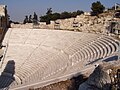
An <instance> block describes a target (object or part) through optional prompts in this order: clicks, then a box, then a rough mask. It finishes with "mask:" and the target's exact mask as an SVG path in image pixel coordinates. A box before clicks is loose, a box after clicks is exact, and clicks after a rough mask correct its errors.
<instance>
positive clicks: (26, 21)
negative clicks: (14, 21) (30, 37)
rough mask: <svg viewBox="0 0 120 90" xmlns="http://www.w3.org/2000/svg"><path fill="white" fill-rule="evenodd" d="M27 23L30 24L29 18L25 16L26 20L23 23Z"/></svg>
mask: <svg viewBox="0 0 120 90" xmlns="http://www.w3.org/2000/svg"><path fill="white" fill-rule="evenodd" d="M26 23H28V16H25V19H24V21H23V24H26Z"/></svg>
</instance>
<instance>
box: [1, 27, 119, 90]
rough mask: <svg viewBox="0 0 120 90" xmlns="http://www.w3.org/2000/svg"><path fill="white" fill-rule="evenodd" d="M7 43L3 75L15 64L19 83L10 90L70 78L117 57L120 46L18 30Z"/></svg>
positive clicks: (100, 38) (91, 37)
mask: <svg viewBox="0 0 120 90" xmlns="http://www.w3.org/2000/svg"><path fill="white" fill-rule="evenodd" d="M4 43H7V44H8V48H7V52H6V54H5V58H4V60H3V64H2V68H1V71H3V70H4V67H5V66H6V64H7V62H8V61H9V60H14V62H15V74H14V78H15V81H13V82H12V83H11V85H10V86H9V87H10V89H13V90H16V89H17V90H25V89H29V88H30V87H37V85H38V86H44V85H47V84H48V83H49V84H50V83H53V82H52V80H54V82H57V81H58V78H61V80H64V79H67V78H70V77H71V75H72V74H75V73H78V72H81V71H83V70H84V69H85V68H86V66H88V65H94V64H95V63H94V61H99V62H102V61H103V59H104V58H107V57H110V56H112V55H116V53H117V51H118V46H119V42H118V41H117V40H115V39H114V38H112V37H109V36H105V35H101V34H91V33H82V32H72V31H60V30H44V29H43V30H42V29H17V28H14V29H13V28H11V29H9V30H8V32H7V33H6V35H5V38H4V40H3V44H4ZM64 77H66V78H64ZM3 79H4V78H3ZM59 80H60V79H59ZM2 82H3V84H4V83H5V84H6V81H3V80H2ZM1 85H2V83H0V86H1Z"/></svg>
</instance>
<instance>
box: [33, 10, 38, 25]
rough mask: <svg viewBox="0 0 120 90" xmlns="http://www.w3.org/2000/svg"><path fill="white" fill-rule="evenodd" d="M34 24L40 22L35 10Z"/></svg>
mask: <svg viewBox="0 0 120 90" xmlns="http://www.w3.org/2000/svg"><path fill="white" fill-rule="evenodd" d="M33 24H38V16H37V14H36V13H35V12H34V15H33Z"/></svg>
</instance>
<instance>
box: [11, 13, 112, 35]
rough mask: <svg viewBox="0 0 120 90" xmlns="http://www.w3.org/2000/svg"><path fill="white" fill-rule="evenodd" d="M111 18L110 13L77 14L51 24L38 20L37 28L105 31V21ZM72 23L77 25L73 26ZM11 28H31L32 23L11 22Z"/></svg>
mask: <svg viewBox="0 0 120 90" xmlns="http://www.w3.org/2000/svg"><path fill="white" fill-rule="evenodd" d="M110 20H112V15H110V14H107V15H100V16H99V17H97V16H90V15H83V14H82V15H79V16H77V17H76V18H69V19H58V20H56V21H51V24H48V25H46V23H44V22H39V25H38V26H37V27H38V28H41V29H56V28H55V25H56V22H57V25H58V27H59V28H57V29H61V30H75V31H82V32H95V33H96V32H100V33H102V32H106V26H107V22H108V21H110ZM74 23H75V24H76V26H77V27H74ZM11 27H12V28H33V24H31V23H29V24H28V23H27V24H11Z"/></svg>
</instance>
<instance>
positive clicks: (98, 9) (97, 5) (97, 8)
mask: <svg viewBox="0 0 120 90" xmlns="http://www.w3.org/2000/svg"><path fill="white" fill-rule="evenodd" d="M91 9H92V13H94V14H95V15H98V14H100V13H103V11H104V10H105V7H104V6H103V5H102V4H101V2H100V1H97V2H93V3H92V7H91Z"/></svg>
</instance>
